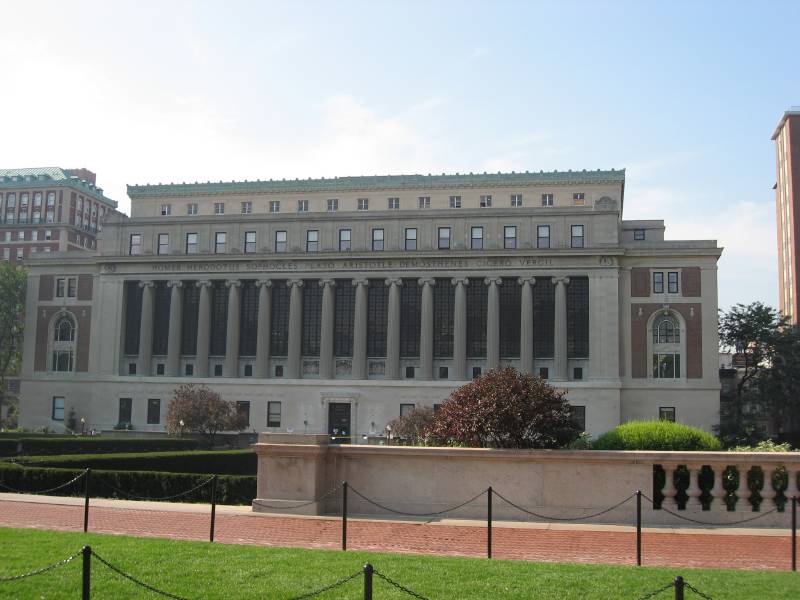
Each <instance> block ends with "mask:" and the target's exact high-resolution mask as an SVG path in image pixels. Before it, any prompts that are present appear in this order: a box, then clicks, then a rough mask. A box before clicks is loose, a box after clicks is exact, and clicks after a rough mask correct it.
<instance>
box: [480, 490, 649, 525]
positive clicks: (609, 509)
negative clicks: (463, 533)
mask: <svg viewBox="0 0 800 600" xmlns="http://www.w3.org/2000/svg"><path fill="white" fill-rule="evenodd" d="M492 493H493V494H494V495H495V496H497V497H498V498H500V499H501V500H502V501H503V502H506V503H507V504H510V505H511V506H513V507H514V508H516V509H517V510H520V511H522V512H524V513H527V514H529V515H531V516H534V517H536V518H538V519H544V520H546V521H582V520H583V519H592V518H594V517H599V516H601V515H604V514H606V513H609V512H611V511H612V510H614V509H615V508H619V507H620V506H622V505H623V504H625V503H626V502H628V501H630V500H631V499H632V498H634V497H635V496H636V494H631V495H630V496H628V497H627V498H625V499H624V500H622V501H620V502H617V503H616V504H615V505H614V506H610V507H608V508H606V509H604V510H601V511H600V512H596V513H592V514H590V515H581V516H579V517H549V516H547V515H542V514H539V513H537V512H533V511H532V510H528V509H527V508H522V507H521V506H520V505H519V504H515V503H514V502H512V501H511V500H509V499H508V498H506V497H505V496H503V495H502V494H501V493H500V492H498V491H496V490H492Z"/></svg>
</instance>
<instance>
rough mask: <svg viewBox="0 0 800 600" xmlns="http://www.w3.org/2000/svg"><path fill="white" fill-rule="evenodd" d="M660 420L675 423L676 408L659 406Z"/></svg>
mask: <svg viewBox="0 0 800 600" xmlns="http://www.w3.org/2000/svg"><path fill="white" fill-rule="evenodd" d="M658 420H659V421H671V422H673V423H674V422H675V407H674V406H659V407H658Z"/></svg>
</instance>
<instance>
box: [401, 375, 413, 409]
mask: <svg viewBox="0 0 800 600" xmlns="http://www.w3.org/2000/svg"><path fill="white" fill-rule="evenodd" d="M406 379H414V367H406ZM402 407H403V405H402V404H401V405H400V408H402Z"/></svg>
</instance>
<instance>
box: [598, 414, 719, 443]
mask: <svg viewBox="0 0 800 600" xmlns="http://www.w3.org/2000/svg"><path fill="white" fill-rule="evenodd" d="M721 447H722V446H721V444H720V442H719V440H718V439H717V438H716V437H714V436H713V435H711V434H710V433H708V432H707V431H703V430H702V429H698V428H697V427H690V426H689V425H684V424H683V423H673V422H671V421H630V422H628V423H625V424H623V425H619V426H618V427H615V428H614V429H612V430H611V431H607V432H606V433H604V434H603V435H601V436H600V437H598V438H597V440H595V442H594V448H595V450H719V449H720V448H721Z"/></svg>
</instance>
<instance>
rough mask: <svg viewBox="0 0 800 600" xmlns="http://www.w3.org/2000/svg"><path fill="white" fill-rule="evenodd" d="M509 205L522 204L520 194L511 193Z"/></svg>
mask: <svg viewBox="0 0 800 600" xmlns="http://www.w3.org/2000/svg"><path fill="white" fill-rule="evenodd" d="M511 206H513V207H515V208H519V207H520V206H522V194H511Z"/></svg>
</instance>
